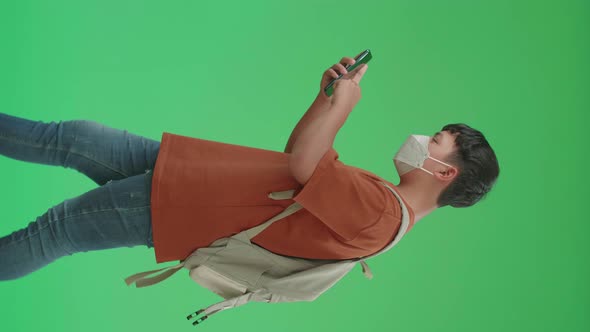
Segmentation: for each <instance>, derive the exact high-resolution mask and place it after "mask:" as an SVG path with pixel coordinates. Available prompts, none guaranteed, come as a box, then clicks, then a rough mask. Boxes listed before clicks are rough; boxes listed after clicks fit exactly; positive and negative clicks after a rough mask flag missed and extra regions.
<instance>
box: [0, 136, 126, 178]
mask: <svg viewBox="0 0 590 332" xmlns="http://www.w3.org/2000/svg"><path fill="white" fill-rule="evenodd" d="M0 138H4V139H6V140H8V141H13V142H17V143H18V144H23V145H27V146H30V147H34V148H43V146H42V145H35V144H31V143H30V142H27V141H19V140H17V139H12V138H10V137H8V136H5V135H2V133H0ZM50 149H52V150H56V151H65V152H68V153H71V154H74V155H77V156H80V157H83V158H86V159H88V160H90V161H92V162H94V163H96V164H98V165H100V166H103V167H105V168H107V169H109V170H111V171H113V172H115V173H118V174H121V175H123V176H124V177H129V175H127V174H125V173H123V172H121V171H119V170H116V169H114V168H111V167H110V166H109V165H106V164H103V163H101V162H100V161H98V160H96V159H93V158H90V157H88V156H86V155H84V154H81V153H79V152H77V151H74V150H68V149H60V148H51V147H50ZM64 167H65V166H64Z"/></svg>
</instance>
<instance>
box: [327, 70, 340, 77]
mask: <svg viewBox="0 0 590 332" xmlns="http://www.w3.org/2000/svg"><path fill="white" fill-rule="evenodd" d="M328 73H330V76H332V77H334V78H338V73H337V72H336V71H335V70H334V69H332V68H330V69H328Z"/></svg>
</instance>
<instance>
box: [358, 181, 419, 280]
mask: <svg viewBox="0 0 590 332" xmlns="http://www.w3.org/2000/svg"><path fill="white" fill-rule="evenodd" d="M381 183H382V184H383V185H384V186H385V187H387V189H389V190H390V191H391V192H392V193H393V195H394V196H395V198H396V199H397V200H398V202H399V205H400V206H401V209H402V224H401V225H400V227H399V230H398V231H397V234H396V236H395V238H394V239H393V241H391V242H390V243H389V245H387V247H385V248H383V249H381V250H380V251H378V252H376V253H374V254H372V255H369V256H365V257H363V258H361V259H358V260H359V263H360V264H361V266H362V268H363V274H364V275H365V277H367V278H368V279H372V278H373V272H371V269H370V268H369V265H368V264H367V263H366V262H365V260H367V259H369V258H371V257H375V256H377V255H379V254H381V253H384V252H386V251H387V250H389V249H391V248H392V247H393V246H395V245H396V244H397V243H398V242H399V241H400V240H401V239H402V237H403V236H404V235H405V234H406V231H407V230H408V227H409V226H410V213H409V212H408V208H407V207H406V205H405V204H404V202H403V200H402V199H401V197H400V196H399V194H398V193H397V192H396V191H395V190H393V189H392V188H390V187H389V186H388V185H387V184H386V183H385V182H381Z"/></svg>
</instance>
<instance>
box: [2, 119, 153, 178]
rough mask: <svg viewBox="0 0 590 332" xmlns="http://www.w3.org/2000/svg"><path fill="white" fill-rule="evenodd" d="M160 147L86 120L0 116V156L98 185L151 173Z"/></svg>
mask: <svg viewBox="0 0 590 332" xmlns="http://www.w3.org/2000/svg"><path fill="white" fill-rule="evenodd" d="M159 150H160V142H158V141H155V140H152V139H149V138H145V137H142V136H138V135H135V134H132V133H130V132H128V131H127V130H119V129H115V128H111V127H108V126H105V125H102V124H100V123H98V122H95V121H90V120H68V121H58V122H57V123H56V122H53V121H51V122H50V123H46V122H42V121H33V120H28V119H24V118H20V117H16V116H12V115H7V114H4V113H0V155H4V156H7V157H10V158H13V159H18V160H22V161H28V162H34V163H39V164H46V165H56V166H62V167H65V168H73V169H75V170H77V171H78V172H80V173H82V174H84V175H86V176H88V177H89V178H90V179H91V180H92V181H94V182H95V183H97V184H98V185H103V184H105V183H107V182H108V181H109V180H119V179H124V178H126V177H129V176H133V175H138V174H142V173H145V172H146V170H148V169H153V168H154V166H155V163H156V158H157V156H158V152H159Z"/></svg>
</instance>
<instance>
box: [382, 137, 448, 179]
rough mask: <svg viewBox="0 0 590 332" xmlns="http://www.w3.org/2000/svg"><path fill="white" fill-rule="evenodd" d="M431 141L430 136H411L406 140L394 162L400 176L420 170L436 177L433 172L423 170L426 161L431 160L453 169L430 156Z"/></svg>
mask: <svg viewBox="0 0 590 332" xmlns="http://www.w3.org/2000/svg"><path fill="white" fill-rule="evenodd" d="M429 141H430V136H425V135H410V136H409V137H408V138H407V139H406V141H405V142H404V144H403V145H402V146H401V148H400V149H399V150H398V151H397V153H396V154H395V156H394V157H393V162H394V163H395V168H396V169H397V173H398V174H399V176H402V175H404V174H406V173H407V172H409V171H411V170H413V169H414V168H419V169H421V170H423V171H424V172H426V173H428V174H430V175H434V174H433V173H432V172H430V171H428V170H426V169H424V168H422V166H423V165H424V161H426V159H429V158H430V159H432V160H434V161H437V162H439V163H441V164H443V165H446V166H449V167H453V166H452V165H449V164H447V163H445V162H442V161H440V160H438V159H435V158H432V157H431V156H430V155H429V153H428V142H429Z"/></svg>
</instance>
